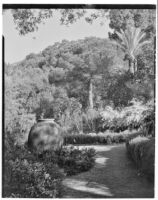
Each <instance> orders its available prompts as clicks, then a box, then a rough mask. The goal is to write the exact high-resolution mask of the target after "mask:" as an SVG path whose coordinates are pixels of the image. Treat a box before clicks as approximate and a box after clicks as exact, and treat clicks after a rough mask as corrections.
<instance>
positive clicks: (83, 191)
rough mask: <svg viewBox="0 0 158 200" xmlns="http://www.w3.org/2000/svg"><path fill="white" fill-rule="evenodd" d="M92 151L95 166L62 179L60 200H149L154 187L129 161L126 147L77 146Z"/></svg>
mask: <svg viewBox="0 0 158 200" xmlns="http://www.w3.org/2000/svg"><path fill="white" fill-rule="evenodd" d="M83 147H84V148H85V147H86V148H89V147H93V148H95V150H96V152H97V154H96V163H95V166H94V167H93V168H92V169H91V170H90V171H87V172H84V173H80V174H78V175H74V176H71V177H69V178H66V179H64V181H63V186H64V196H63V198H105V197H108V198H110V197H111V198H151V197H153V196H154V186H153V185H152V184H151V183H150V182H148V181H147V179H146V178H145V177H143V176H141V175H140V174H139V173H138V171H137V169H136V167H135V165H134V164H133V162H132V161H131V160H130V159H129V158H128V155H127V153H126V147H125V144H120V145H107V146H99V145H95V146H79V148H83Z"/></svg>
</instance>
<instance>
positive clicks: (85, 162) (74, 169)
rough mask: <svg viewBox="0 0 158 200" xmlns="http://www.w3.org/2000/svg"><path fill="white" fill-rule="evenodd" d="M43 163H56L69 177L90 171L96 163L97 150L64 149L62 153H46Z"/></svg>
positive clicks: (43, 156)
mask: <svg viewBox="0 0 158 200" xmlns="http://www.w3.org/2000/svg"><path fill="white" fill-rule="evenodd" d="M42 161H43V162H45V161H47V162H48V161H49V162H53V163H54V162H55V163H57V164H58V166H59V167H61V168H63V169H64V172H65V173H66V175H67V176H70V175H74V174H77V173H80V172H84V171H88V170H89V169H91V168H92V167H93V165H94V163H95V150H94V149H93V148H91V149H86V148H85V149H82V150H80V149H78V148H74V147H72V146H71V147H64V148H62V149H61V150H60V151H59V150H58V151H55V152H45V154H43V155H42Z"/></svg>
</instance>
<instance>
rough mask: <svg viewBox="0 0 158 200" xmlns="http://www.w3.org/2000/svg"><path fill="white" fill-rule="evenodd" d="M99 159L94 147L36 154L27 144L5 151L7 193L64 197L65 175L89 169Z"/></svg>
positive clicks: (4, 195)
mask: <svg viewBox="0 0 158 200" xmlns="http://www.w3.org/2000/svg"><path fill="white" fill-rule="evenodd" d="M94 162H95V151H94V150H93V149H83V150H79V149H76V148H73V147H66V148H63V149H61V150H60V151H56V152H44V153H43V154H39V155H37V154H36V155H35V154H32V153H30V152H29V151H28V149H27V148H26V147H24V146H15V147H14V149H12V150H10V151H7V152H5V162H4V179H3V180H4V182H3V197H8V198H9V197H16V198H39V197H40V198H57V197H62V184H61V181H62V179H63V178H64V177H65V176H66V175H67V176H68V175H72V174H76V173H80V172H82V171H87V170H89V169H90V168H91V167H92V166H93V165H94Z"/></svg>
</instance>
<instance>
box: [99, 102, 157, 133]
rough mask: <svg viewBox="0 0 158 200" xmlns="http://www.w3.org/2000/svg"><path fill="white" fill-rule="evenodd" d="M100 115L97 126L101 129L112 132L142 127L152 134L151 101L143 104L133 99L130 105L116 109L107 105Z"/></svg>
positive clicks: (152, 110) (153, 122) (152, 111)
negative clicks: (99, 121)
mask: <svg viewBox="0 0 158 200" xmlns="http://www.w3.org/2000/svg"><path fill="white" fill-rule="evenodd" d="M100 115H101V123H100V124H99V128H100V129H101V130H102V131H105V130H107V129H109V130H112V131H114V132H121V131H124V130H127V129H138V128H143V129H145V131H146V134H147V135H148V134H154V133H153V131H154V126H155V113H154V103H153V102H152V101H149V102H148V103H146V104H144V103H143V102H141V101H137V100H135V99H133V100H132V101H131V102H130V105H129V106H127V107H124V108H123V109H119V110H118V109H113V108H112V107H110V106H107V107H106V108H105V109H104V111H103V112H101V114H100Z"/></svg>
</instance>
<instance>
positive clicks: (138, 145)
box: [126, 136, 155, 182]
mask: <svg viewBox="0 0 158 200" xmlns="http://www.w3.org/2000/svg"><path fill="white" fill-rule="evenodd" d="M126 146H127V151H128V153H129V155H130V157H131V158H132V159H133V160H134V162H135V163H136V166H137V168H138V169H139V172H140V173H141V174H142V173H143V174H145V175H146V176H147V177H148V179H149V180H150V181H152V182H154V169H155V167H154V163H155V140H154V139H153V138H152V139H149V138H146V137H140V136H138V137H136V138H134V139H132V140H130V141H128V142H127V144H126Z"/></svg>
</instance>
